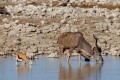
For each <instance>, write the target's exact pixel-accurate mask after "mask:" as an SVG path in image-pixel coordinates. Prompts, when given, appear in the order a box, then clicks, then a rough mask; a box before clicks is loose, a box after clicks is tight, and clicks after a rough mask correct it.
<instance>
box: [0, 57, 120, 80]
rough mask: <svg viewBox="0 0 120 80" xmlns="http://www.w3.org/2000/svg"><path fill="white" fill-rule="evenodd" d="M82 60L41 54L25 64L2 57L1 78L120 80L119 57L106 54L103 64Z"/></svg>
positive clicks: (0, 62) (7, 79)
mask: <svg viewBox="0 0 120 80" xmlns="http://www.w3.org/2000/svg"><path fill="white" fill-rule="evenodd" d="M81 61H82V62H81V63H79V61H78V58H77V57H72V58H71V59H70V63H68V62H67V60H66V57H63V59H62V61H60V60H59V59H58V58H55V59H52V58H46V57H45V56H40V57H39V59H38V60H35V61H33V64H32V66H29V65H26V66H25V65H24V64H22V63H19V65H16V60H15V57H8V58H2V57H0V80H120V62H119V61H120V58H119V57H111V56H106V57H104V63H103V64H99V63H96V62H95V61H91V62H89V63H88V62H84V59H83V58H82V60H81Z"/></svg>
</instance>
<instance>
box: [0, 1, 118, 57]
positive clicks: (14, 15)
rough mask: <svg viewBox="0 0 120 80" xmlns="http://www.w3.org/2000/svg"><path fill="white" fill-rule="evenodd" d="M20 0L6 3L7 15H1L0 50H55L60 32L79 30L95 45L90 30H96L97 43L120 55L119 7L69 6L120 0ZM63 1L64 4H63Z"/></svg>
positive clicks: (46, 52)
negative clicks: (13, 3) (36, 0)
mask: <svg viewBox="0 0 120 80" xmlns="http://www.w3.org/2000/svg"><path fill="white" fill-rule="evenodd" d="M16 1H21V2H22V0H13V2H16ZM23 1H24V4H23V3H17V2H16V4H15V5H14V6H13V5H7V6H5V8H6V9H7V11H8V12H9V13H10V16H9V17H5V18H2V19H1V24H0V36H1V38H0V51H1V52H4V53H14V52H17V51H20V52H24V53H27V54H29V53H30V54H50V53H54V52H55V51H57V50H58V44H57V38H58V36H59V35H60V34H62V33H63V32H69V31H71V32H77V31H81V32H82V33H83V34H84V36H85V38H86V39H87V41H88V42H89V43H90V44H91V45H92V46H94V45H95V43H94V42H95V41H94V39H93V37H92V34H95V35H96V36H97V37H98V38H99V42H98V43H99V46H101V47H102V50H103V52H108V53H110V54H111V55H119V53H120V11H119V9H117V8H116V9H107V8H99V7H97V6H94V7H93V8H83V7H82V8H81V7H79V6H77V7H73V6H72V3H80V2H88V3H89V2H92V1H94V2H98V3H104V4H106V3H109V2H112V4H119V3H120V1H119V0H114V1H113V0H70V1H69V0H51V1H53V2H55V1H57V2H58V3H56V4H57V5H54V6H53V4H51V3H52V2H51V1H50V3H49V4H48V3H46V5H45V2H44V1H45V0H44V1H43V2H42V3H41V4H37V3H28V2H31V1H32V0H31V1H28V0H23ZM26 1H28V2H26ZM116 1H117V2H116ZM46 2H47V1H46ZM65 3H67V5H63V4H65ZM50 5H52V6H50ZM0 17H2V14H1V16H0ZM112 53H113V54H112ZM51 55H52V54H51Z"/></svg>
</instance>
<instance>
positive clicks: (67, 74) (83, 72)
mask: <svg viewBox="0 0 120 80" xmlns="http://www.w3.org/2000/svg"><path fill="white" fill-rule="evenodd" d="M101 66H102V64H100V63H96V64H94V65H91V64H90V63H86V64H85V65H83V66H81V65H80V64H78V67H77V70H73V68H72V66H71V64H70V63H68V68H65V67H64V66H63V65H62V62H60V67H59V80H90V79H92V80H99V79H100V77H99V75H100V71H101Z"/></svg>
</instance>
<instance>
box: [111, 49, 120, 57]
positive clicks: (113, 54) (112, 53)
mask: <svg viewBox="0 0 120 80" xmlns="http://www.w3.org/2000/svg"><path fill="white" fill-rule="evenodd" d="M110 53H111V55H112V56H119V55H120V53H119V52H118V50H117V48H111V49H110Z"/></svg>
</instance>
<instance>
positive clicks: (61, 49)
mask: <svg viewBox="0 0 120 80" xmlns="http://www.w3.org/2000/svg"><path fill="white" fill-rule="evenodd" d="M62 54H63V48H62V47H60V50H59V56H60V57H62Z"/></svg>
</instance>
